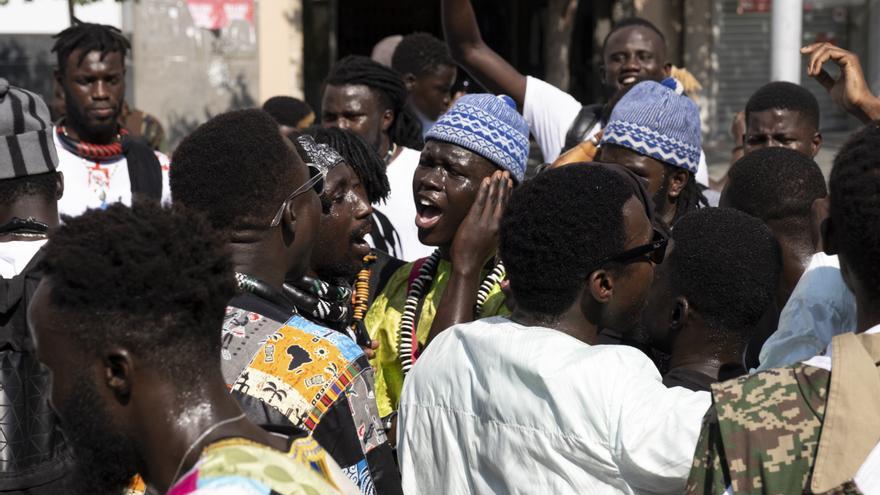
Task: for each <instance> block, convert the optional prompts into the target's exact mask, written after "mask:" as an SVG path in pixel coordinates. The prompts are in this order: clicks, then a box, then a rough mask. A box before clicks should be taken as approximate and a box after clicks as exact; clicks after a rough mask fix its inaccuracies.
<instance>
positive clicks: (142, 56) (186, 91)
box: [132, 0, 259, 149]
mask: <svg viewBox="0 0 880 495" xmlns="http://www.w3.org/2000/svg"><path fill="white" fill-rule="evenodd" d="M132 45H133V52H134V55H133V57H134V65H135V67H136V69H137V77H136V78H135V81H134V102H135V105H136V106H137V108H139V109H141V110H143V111H146V112H148V113H151V114H153V115H155V116H157V117H158V118H159V120H160V122H161V123H162V125H163V126H164V127H165V134H166V138H167V143H166V148H168V149H173V147H174V146H175V145H176V144H177V143H178V142H179V141H180V139H182V138H183V136H185V135H186V134H188V133H189V132H191V131H192V130H193V129H195V128H196V127H197V126H198V125H199V124H201V123H203V122H205V121H206V120H208V119H210V118H211V117H212V116H214V115H217V114H219V113H222V112H225V111H228V110H232V109H238V108H246V107H252V106H255V105H257V103H258V101H259V53H258V43H257V32H256V27H255V25H254V22H253V21H246V20H233V21H231V22H230V23H229V24H228V25H226V26H225V27H222V28H220V29H216V30H209V29H206V28H200V27H196V25H195V24H194V21H193V17H192V15H191V14H190V11H189V9H188V6H187V2H185V1H183V0H139V1H138V2H136V3H135V4H134V12H133V29H132Z"/></svg>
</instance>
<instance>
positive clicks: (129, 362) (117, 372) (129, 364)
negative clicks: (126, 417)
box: [101, 347, 135, 403]
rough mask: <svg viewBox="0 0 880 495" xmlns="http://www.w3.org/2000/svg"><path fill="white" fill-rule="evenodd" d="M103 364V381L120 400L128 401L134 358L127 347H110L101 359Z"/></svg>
mask: <svg viewBox="0 0 880 495" xmlns="http://www.w3.org/2000/svg"><path fill="white" fill-rule="evenodd" d="M101 361H102V364H103V366H104V382H105V384H106V385H107V388H109V389H110V390H111V391H112V392H113V395H114V396H115V397H116V398H117V400H119V401H120V402H123V403H125V402H128V399H129V397H130V396H131V391H132V379H133V377H134V371H135V363H134V358H133V357H132V355H131V353H129V352H128V350H127V349H124V348H121V347H112V348H110V349H108V350H107V351H105V353H104V356H103V357H102V359H101Z"/></svg>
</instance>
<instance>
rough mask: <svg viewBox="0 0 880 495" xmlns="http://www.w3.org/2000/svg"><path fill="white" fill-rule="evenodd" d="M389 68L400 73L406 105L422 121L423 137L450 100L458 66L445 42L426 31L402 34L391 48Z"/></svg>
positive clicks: (447, 107) (446, 108)
mask: <svg viewBox="0 0 880 495" xmlns="http://www.w3.org/2000/svg"><path fill="white" fill-rule="evenodd" d="M391 68H392V69H394V70H396V71H397V72H399V73H400V75H401V76H403V82H404V83H406V89H407V91H409V106H410V108H412V110H413V113H415V114H416V117H418V118H419V122H421V124H422V137H424V136H425V135H427V134H428V130H429V129H430V128H431V126H433V125H434V122H436V121H437V119H438V118H440V115H442V114H443V113H444V112H445V111H446V110H448V109H449V104H450V102H451V101H452V85H453V84H455V77H456V76H457V75H458V69H457V68H456V66H455V61H453V60H452V56H451V55H449V48H448V47H447V46H446V43H443V42H442V41H440V40H438V39H437V38H435V37H434V36H432V35H430V34H428V33H413V34H409V35H407V36H404V37H403V39H402V40H401V41H400V44H399V45H397V49H395V50H394V56H393V57H392V58H391Z"/></svg>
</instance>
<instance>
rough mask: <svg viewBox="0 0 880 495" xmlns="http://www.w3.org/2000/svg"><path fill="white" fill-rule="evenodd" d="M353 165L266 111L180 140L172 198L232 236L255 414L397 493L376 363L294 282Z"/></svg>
mask: <svg viewBox="0 0 880 495" xmlns="http://www.w3.org/2000/svg"><path fill="white" fill-rule="evenodd" d="M300 157H307V158H306V159H303V158H300ZM341 162H342V158H341V157H340V156H339V155H338V154H337V153H336V152H335V151H333V149H331V148H330V147H328V146H326V145H319V144H317V143H315V141H314V140H313V139H312V138H311V137H310V136H299V137H297V138H295V139H294V140H293V141H291V140H289V139H287V138H285V137H284V136H282V135H281V133H280V131H279V130H278V126H277V124H276V123H275V121H273V120H272V118H271V117H270V116H269V114H267V113H265V112H263V111H262V110H255V109H254V110H239V111H235V112H228V113H225V114H221V115H219V116H217V117H214V118H213V119H211V120H209V121H208V122H207V123H205V124H203V125H202V126H201V127H199V128H198V129H196V130H195V131H194V132H193V133H192V134H190V135H189V136H187V137H186V138H185V139H184V140H183V141H182V142H181V143H180V145H179V146H178V147H177V150H176V151H175V153H174V163H173V164H172V166H171V192H172V195H173V199H174V202H175V203H176V204H178V205H180V206H183V207H186V208H190V209H194V210H198V211H200V212H203V213H204V214H206V215H207V216H208V219H209V220H210V221H211V222H212V223H213V225H214V227H215V228H222V229H223V230H224V231H225V232H226V233H227V238H228V243H227V247H228V249H229V251H230V252H231V253H232V261H233V264H234V267H235V271H236V274H235V276H236V280H237V282H238V294H237V295H236V296H235V297H234V298H233V299H232V300H231V301H230V302H229V305H228V308H227V311H226V318H225V319H224V322H223V329H222V335H223V338H222V351H221V352H222V357H223V360H222V364H223V376H224V378H225V379H226V383H227V385H228V386H229V388H230V389H231V390H232V393H233V394H234V395H235V396H236V398H238V399H239V401H240V403H241V404H242V407H243V409H244V410H245V412H246V413H247V414H248V417H249V418H250V419H251V420H253V421H255V422H256V423H258V424H269V425H273V426H280V427H286V428H290V427H295V428H298V429H301V430H305V431H306V432H307V433H309V434H310V435H311V436H312V437H314V439H315V440H317V441H318V443H319V444H320V445H321V446H322V447H324V448H325V449H326V450H327V451H328V453H329V454H330V455H331V456H332V457H333V459H334V460H335V461H336V462H337V463H338V464H339V465H340V466H342V469H343V471H344V473H345V474H346V475H347V476H348V477H349V478H350V479H351V480H352V481H353V482H354V483H355V484H356V485H357V486H358V488H360V491H361V493H363V494H364V495H371V494H373V493H379V494H383V493H391V494H396V493H400V478H399V475H398V474H397V471H396V469H395V467H394V461H393V457H392V456H391V451H390V449H388V448H386V447H384V444H385V443H386V438H385V434H384V431H383V428H382V422H381V420H380V419H379V415H378V412H377V408H376V403H375V399H374V397H375V393H374V384H373V383H374V382H373V369H372V368H371V367H370V362H369V359H368V358H367V357H366V356H365V355H364V353H363V352H362V351H361V349H360V348H359V347H358V346H357V344H355V343H354V342H353V341H352V340H351V339H350V338H349V337H348V336H347V335H345V334H344V333H341V332H337V331H335V330H331V329H329V328H326V327H324V326H321V325H317V324H315V323H314V322H312V321H309V320H307V319H306V318H304V317H303V316H301V315H300V314H298V312H297V306H296V304H295V303H294V302H293V301H292V300H291V299H290V298H289V297H288V295H287V294H285V293H284V290H283V286H284V279H285V277H286V278H288V279H293V280H299V279H300V278H301V277H302V276H303V275H304V274H305V272H306V270H307V269H308V267H309V266H310V259H311V255H312V252H313V247H314V245H315V241H316V239H317V235H318V228H319V226H320V214H321V204H320V201H319V199H318V198H319V197H320V196H321V195H323V192H324V186H325V184H326V183H327V181H326V178H327V176H328V175H329V172H330V171H331V170H332V169H334V168H335V167H336V166H338V165H339V164H340V163H341ZM306 163H308V165H306ZM359 244H362V242H360V241H359Z"/></svg>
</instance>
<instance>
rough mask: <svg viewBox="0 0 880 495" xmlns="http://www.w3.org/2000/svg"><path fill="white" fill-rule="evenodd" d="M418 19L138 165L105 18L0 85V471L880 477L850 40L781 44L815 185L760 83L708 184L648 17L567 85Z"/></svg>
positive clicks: (878, 151) (866, 482) (169, 475)
mask: <svg viewBox="0 0 880 495" xmlns="http://www.w3.org/2000/svg"><path fill="white" fill-rule="evenodd" d="M442 21H443V31H444V37H445V41H441V40H439V39H437V38H435V37H434V36H432V35H429V34H426V33H413V34H409V35H407V36H400V37H395V38H391V39H388V40H383V41H382V43H380V45H379V46H377V54H378V55H379V56H377V57H376V59H377V60H379V61H377V60H374V59H372V58H370V57H365V56H358V55H350V56H346V57H344V58H342V59H340V60H339V61H338V62H337V63H336V64H335V65H334V66H333V67H332V68H331V69H330V71H329V73H328V74H327V76H326V80H325V84H324V86H323V94H322V98H321V102H320V112H317V113H316V112H314V111H313V110H312V109H311V108H310V107H309V106H308V105H307V104H306V103H304V102H302V101H299V100H297V99H295V98H292V97H290V96H286V95H279V96H276V97H273V98H271V99H269V100H267V101H266V102H265V104H264V105H263V107H262V108H259V109H258V108H251V109H240V110H235V111H230V112H227V113H223V114H221V115H218V116H216V117H213V118H211V119H210V120H209V121H207V122H205V123H204V124H202V125H201V126H199V127H198V128H197V129H195V130H194V131H193V132H191V133H190V134H189V135H187V136H186V137H185V138H184V139H183V140H182V141H181V142H180V143H179V144H178V145H177V146H176V148H175V149H174V150H173V152H172V153H171V154H170V157H169V156H166V155H165V154H163V153H161V152H159V151H157V148H159V142H161V139H162V138H161V134H160V130H156V129H155V128H154V127H151V129H152V130H149V131H144V132H140V131H137V130H130V129H142V128H145V126H146V127H150V126H149V125H148V124H149V123H150V122H152V120H150V119H152V117H150V118H149V119H145V118H144V116H143V115H144V114H143V113H142V112H141V113H140V114H138V113H137V112H140V111H139V110H134V111H133V110H131V109H129V107H128V106H127V103H126V102H125V96H124V95H125V71H126V65H125V61H126V55H127V54H128V53H129V50H130V45H129V42H128V41H127V40H126V38H125V37H124V36H123V35H122V33H120V32H119V31H118V30H116V29H115V28H112V27H109V26H104V25H98V24H89V23H77V24H76V25H74V26H72V27H70V28H68V29H66V30H64V31H62V32H61V33H59V34H58V35H57V36H56V42H55V46H54V47H53V52H54V53H55V55H56V56H57V71H56V76H55V77H56V84H57V87H58V88H60V91H59V95H58V96H59V98H60V99H59V101H60V103H59V104H58V105H57V106H60V110H58V109H56V111H55V112H54V114H55V118H54V119H53V117H52V116H50V112H49V106H47V104H46V103H45V102H44V101H43V100H42V98H41V97H40V96H38V95H36V94H35V93H33V92H31V91H28V90H27V89H26V88H21V87H18V86H15V85H14V81H6V80H5V79H2V78H0V135H2V136H3V139H2V140H0V277H2V278H0V328H2V334H0V339H2V345H0V355H2V366H0V390H2V400H0V404H2V406H3V410H4V415H3V420H2V421H0V452H2V455H0V493H14V494H29V495H43V494H59V493H72V494H119V495H121V494H127V495H136V494H137V495H139V494H166V493H167V494H170V495H186V494H204V495H208V494H218V495H219V494H224V495H226V494H228V495H231V494H252V495H258V494H260V495H262V494H335V493H343V494H362V495H373V494H380V495H384V494H401V493H406V494H418V493H431V494H433V493H456V494H457V493H479V494H489V493H491V494H497V493H578V494H580V493H623V494H632V493H669V494H680V493H691V494H696V493H700V494H710V493H711V494H723V493H736V494H739V493H750V494H752V493H753V494H758V493H762V494H764V493H767V494H777V493H779V494H782V493H785V494H789V493H791V494H793V493H816V494H820V493H823V494H824V493H835V494H836V493H840V494H842V493H865V494H870V493H880V401H878V397H880V370H878V369H877V366H878V364H877V363H878V362H880V310H878V308H880V264H878V263H877V256H878V253H880V97H877V96H875V95H873V94H872V93H871V91H870V90H869V88H868V85H867V83H866V82H865V78H864V75H863V72H862V69H861V66H860V63H859V60H858V58H857V57H856V56H855V55H854V54H853V53H851V52H849V51H846V50H844V49H843V48H840V47H836V46H834V45H832V44H829V43H817V44H813V45H809V46H806V47H804V48H803V49H802V50H801V53H802V54H803V55H804V56H805V57H806V59H807V60H808V63H807V71H806V72H807V75H808V76H811V77H814V78H815V79H816V80H818V81H819V82H820V83H821V84H822V86H824V87H825V88H826V89H827V90H828V91H829V92H830V94H831V96H832V98H833V100H834V101H835V103H836V104H838V105H840V106H842V107H843V108H844V109H846V110H847V111H848V112H850V113H851V114H852V115H854V116H855V117H856V118H858V119H860V120H861V121H862V122H863V124H864V126H863V127H861V128H860V129H859V130H857V131H856V132H854V133H853V134H852V136H850V137H849V139H848V141H847V142H846V144H844V145H843V147H842V148H841V149H840V151H839V152H838V154H837V156H836V157H835V159H834V164H833V169H832V171H831V175H830V179H829V180H828V181H827V182H826V179H825V177H824V176H823V174H822V171H821V169H820V168H819V166H818V165H817V164H816V162H815V161H814V159H813V158H814V157H815V156H816V154H817V152H818V151H819V149H820V147H821V146H822V134H821V131H820V115H819V105H818V103H817V101H816V98H815V97H814V96H813V95H812V94H811V93H810V92H809V91H808V90H806V89H804V88H803V87H801V86H800V85H797V84H793V83H787V82H771V83H769V84H767V85H765V86H762V87H760V88H756V91H755V92H754V94H753V95H752V96H751V98H749V100H748V102H746V104H745V106H744V107H743V112H742V113H741V114H739V115H737V118H736V120H735V122H734V123H733V125H732V130H733V136H732V138H733V139H732V144H731V148H732V149H731V151H732V160H731V163H732V165H731V167H730V168H729V171H728V172H727V173H726V174H725V176H724V177H722V178H720V179H719V180H717V181H716V180H710V178H709V176H708V169H707V165H706V159H705V153H704V152H703V145H702V139H701V125H700V111H699V108H698V106H697V104H696V103H695V101H694V100H693V99H692V98H691V97H690V96H688V94H687V92H686V90H685V88H684V85H683V84H682V82H681V81H679V80H677V79H676V78H674V77H671V75H672V73H673V70H672V68H671V66H670V64H668V63H667V58H666V41H665V39H664V37H663V35H662V33H661V32H660V31H659V30H658V29H657V28H656V27H655V26H654V25H653V24H651V23H650V22H648V21H647V20H644V19H640V18H630V19H624V20H622V21H620V22H618V23H617V24H616V25H615V26H614V27H613V29H612V30H611V32H610V33H609V34H608V36H607V37H606V38H605V41H604V44H603V47H602V64H601V65H600V66H599V67H597V70H598V73H599V75H600V78H601V80H602V83H603V86H604V88H605V96H606V100H605V101H603V102H601V103H594V104H588V105H583V104H582V103H581V102H578V101H577V100H576V99H574V98H573V97H571V96H570V95H568V94H567V93H565V92H564V91H562V90H560V89H558V88H556V87H554V86H553V85H551V84H548V83H546V82H544V81H541V80H540V79H538V78H536V77H532V76H529V75H524V74H521V73H519V72H518V71H517V70H516V69H515V68H514V67H513V66H512V65H511V64H509V63H508V62H507V61H505V60H504V59H503V58H502V57H500V56H499V55H498V54H497V53H496V52H495V51H493V50H492V48H490V47H489V46H488V45H487V44H486V43H484V42H483V40H482V38H481V35H480V31H479V28H478V25H477V20H476V17H475V14H474V10H473V8H472V6H471V3H470V1H469V0H442ZM829 65H834V66H837V69H839V70H838V73H839V75H838V76H837V77H836V78H834V77H832V76H831V75H829V72H827V71H826V69H825V67H827V66H829ZM460 69H462V70H464V71H466V72H467V73H468V74H469V75H470V76H471V77H472V78H473V79H474V80H475V81H476V82H477V83H479V85H481V86H482V87H484V88H485V89H486V90H487V91H488V92H487V93H470V94H453V86H454V83H455V81H456V78H457V74H458V71H459V70H460ZM53 106H56V105H55V104H53ZM132 119H134V120H135V121H137V122H136V123H135V124H134V125H129V124H131V121H132ZM144 122H146V124H144ZM157 136H159V137H157ZM530 139H532V140H534V142H536V143H537V147H538V148H539V149H540V154H541V162H542V163H543V165H541V166H539V167H530V166H529V165H528V160H529V154H530ZM871 225H874V226H875V227H878V228H877V229H876V230H875V228H874V227H871ZM874 304H878V306H874Z"/></svg>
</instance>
